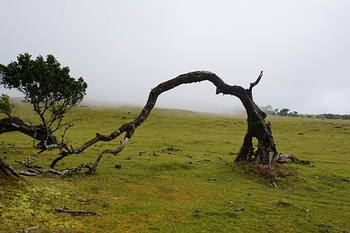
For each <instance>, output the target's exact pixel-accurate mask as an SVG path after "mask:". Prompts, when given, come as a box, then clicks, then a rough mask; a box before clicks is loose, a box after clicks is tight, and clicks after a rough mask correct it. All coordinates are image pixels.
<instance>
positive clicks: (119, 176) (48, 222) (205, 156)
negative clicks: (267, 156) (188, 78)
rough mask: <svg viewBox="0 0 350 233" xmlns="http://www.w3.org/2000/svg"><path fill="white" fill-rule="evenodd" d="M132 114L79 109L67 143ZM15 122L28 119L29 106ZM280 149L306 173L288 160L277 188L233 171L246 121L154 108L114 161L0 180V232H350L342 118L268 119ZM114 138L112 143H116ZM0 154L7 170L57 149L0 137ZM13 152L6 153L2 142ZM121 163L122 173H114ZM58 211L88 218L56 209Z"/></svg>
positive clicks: (348, 154)
mask: <svg viewBox="0 0 350 233" xmlns="http://www.w3.org/2000/svg"><path fill="white" fill-rule="evenodd" d="M139 110H140V109H137V108H126V107H125V108H114V109H113V108H83V107H79V108H77V109H74V110H73V111H72V112H70V113H68V114H67V119H69V120H70V121H72V122H74V124H75V126H74V127H73V128H71V129H70V131H69V132H68V133H67V138H68V141H69V142H70V144H72V145H74V146H78V145H80V144H81V143H83V142H85V141H86V140H88V139H90V138H92V137H94V136H95V133H96V132H99V133H102V134H107V133H110V132H111V131H113V130H115V129H117V128H118V127H119V126H120V125H121V124H123V123H126V122H129V121H131V120H132V119H133V118H135V117H136V116H137V114H138V112H139ZM15 112H16V114H17V115H18V116H21V117H22V118H23V119H25V120H28V121H30V122H32V123H38V121H37V120H36V118H35V115H34V114H33V113H32V111H31V109H30V106H29V105H24V104H22V105H17V106H16V109H15ZM267 120H268V121H270V122H271V124H272V130H273V134H274V137H275V140H276V143H277V147H278V150H279V152H281V153H292V154H294V155H296V156H297V157H299V158H300V159H304V160H311V161H315V163H313V164H311V165H299V164H291V163H288V164H286V165H283V166H287V167H288V169H290V170H291V171H293V172H295V173H296V175H295V176H290V177H286V178H278V179H277V184H278V188H276V187H273V186H272V185H271V184H270V182H269V181H268V180H266V179H264V178H261V177H259V176H257V175H255V174H249V173H247V172H245V171H244V170H243V169H242V168H241V167H240V166H239V165H237V164H234V163H233V161H234V159H235V155H234V154H235V153H237V152H238V150H239V148H240V146H241V143H242V141H243V137H244V134H245V131H246V119H245V118H244V117H237V116H221V115H213V114H200V113H195V112H190V111H180V110H168V109H155V110H154V111H153V112H152V113H151V115H150V117H149V118H148V119H147V120H146V121H145V123H144V124H142V125H141V126H140V127H139V128H138V129H137V130H136V133H135V135H134V136H133V138H132V139H131V141H130V143H129V144H128V145H127V147H126V148H125V149H124V150H123V151H122V152H121V153H120V154H119V155H118V156H113V155H106V156H105V157H104V158H103V161H102V163H101V164H100V166H99V167H98V170H97V173H96V174H95V175H93V176H74V177H67V178H52V177H25V179H24V180H22V181H20V182H11V183H1V184H0V232H22V231H21V230H23V229H25V228H28V227H33V226H40V228H39V229H36V230H32V231H30V232H33V233H36V232H69V233H78V232H81V233H86V232H133V233H143V232H150V233H152V232H164V233H168V232H179V233H186V232H191V233H192V232H230V233H232V232H293V233H294V232H350V121H345V120H322V119H306V118H288V117H268V118H267ZM120 139H121V138H120ZM0 141H2V144H1V146H0V156H1V157H3V158H5V159H6V161H7V162H8V163H9V164H11V165H12V166H13V167H15V168H16V169H19V170H21V169H23V168H22V167H21V165H19V164H17V163H15V160H21V161H24V160H25V159H26V158H27V156H31V157H32V159H33V160H37V164H39V165H42V166H48V165H49V164H50V162H51V160H52V159H53V158H55V155H57V153H58V151H50V152H44V153H42V154H41V155H38V156H33V154H35V153H36V152H37V150H35V149H33V147H32V145H33V141H32V139H31V138H29V137H27V136H25V135H22V134H20V133H17V132H13V133H6V134H2V135H0ZM8 144H15V146H12V145H8ZM118 144H119V138H118V139H117V140H115V141H111V142H108V143H103V142H101V143H98V144H96V145H94V146H92V147H90V148H88V149H87V150H86V151H85V152H83V153H81V154H78V155H71V156H70V157H67V158H66V159H64V160H62V161H61V162H60V163H59V165H58V167H57V168H58V169H63V168H66V167H72V166H76V165H79V164H81V163H85V162H89V161H93V160H94V159H95V158H96V156H97V155H98V154H99V152H101V151H102V150H103V149H107V148H116V146H117V145H118ZM116 165H121V168H115V166H116ZM59 207H67V208H70V209H82V210H92V211H97V212H99V213H100V214H101V215H98V216H71V215H69V214H65V213H57V212H56V211H55V208H59Z"/></svg>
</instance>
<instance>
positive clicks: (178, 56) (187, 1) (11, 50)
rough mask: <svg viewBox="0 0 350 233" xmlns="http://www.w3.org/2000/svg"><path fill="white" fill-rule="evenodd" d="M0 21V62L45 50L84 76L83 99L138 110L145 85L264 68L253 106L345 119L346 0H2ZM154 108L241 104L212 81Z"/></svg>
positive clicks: (248, 76) (235, 80)
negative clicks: (187, 76) (194, 74)
mask: <svg viewBox="0 0 350 233" xmlns="http://www.w3.org/2000/svg"><path fill="white" fill-rule="evenodd" d="M0 22H1V29H0V63H1V64H8V63H9V62H10V61H13V60H15V59H16V56H17V55H18V54H19V53H24V52H27V53H30V54H32V55H33V56H34V57H36V56H38V55H43V56H46V55H47V54H53V55H54V56H55V57H56V58H57V59H58V61H59V62H61V64H62V65H64V66H69V67H70V68H71V74H72V75H73V76H74V77H79V76H82V77H84V79H85V80H86V81H87V83H88V85H89V87H88V95H87V100H89V101H96V100H98V101H100V102H108V103H110V104H116V105H117V104H133V105H143V104H144V103H145V101H146V99H147V96H148V93H149V91H150V89H151V88H152V87H154V86H156V85H157V84H158V83H160V82H162V81H166V80H168V79H170V78H174V77H176V76H177V75H179V74H182V73H185V72H190V71H195V70H208V71H212V72H215V73H216V74H217V75H218V76H219V77H221V78H222V79H223V80H224V81H225V82H227V83H228V84H231V85H234V84H236V85H242V86H245V87H248V86H249V83H250V82H252V81H254V80H255V79H256V77H257V76H258V74H259V72H260V70H264V77H263V79H262V81H261V82H260V84H259V85H258V86H257V87H255V89H254V93H253V94H254V96H255V101H256V102H257V104H259V105H268V104H270V105H272V106H273V107H274V108H282V107H287V108H290V109H291V110H295V111H298V112H301V113H324V112H332V113H348V114H349V113H350V75H349V74H350V1H349V0H328V1H324V0H289V1H287V0H275V1H272V0H264V1H262V0H242V1H238V0H227V1H223V0H216V1H214V0H211V1H206V0H172V1H170V0H143V1H140V0H129V1H127V0H124V1H122V0H119V1H118V0H114V1H112V0H110V1H107V0H95V1H88V0H74V1H73V0H59V1H58V0H57V1H56V0H55V1H54V0H51V1H48V0H22V1H19V0H0ZM0 90H1V92H4V89H0ZM11 94H12V95H16V93H11ZM17 95H18V94H17ZM157 106H158V107H170V108H184V109H190V110H200V111H206V112H211V111H230V110H231V111H234V110H236V109H237V108H238V109H239V108H242V107H241V103H240V102H239V100H238V99H237V98H235V97H232V96H216V95H215V88H214V86H212V85H211V84H210V83H200V84H192V85H185V86H180V87H178V88H177V89H174V90H171V91H170V92H167V93H165V94H163V95H162V96H160V98H159V102H158V103H157Z"/></svg>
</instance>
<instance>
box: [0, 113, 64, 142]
mask: <svg viewBox="0 0 350 233" xmlns="http://www.w3.org/2000/svg"><path fill="white" fill-rule="evenodd" d="M13 131H19V132H21V133H24V134H26V135H28V136H29V137H32V138H33V139H35V140H38V141H39V144H38V146H39V147H40V148H44V147H46V146H47V145H56V144H58V141H57V138H56V137H55V135H53V133H52V132H51V130H50V129H47V128H46V127H44V126H43V125H30V124H27V123H25V122H24V121H23V120H22V119H20V118H18V117H8V118H3V119H0V134H2V133H7V132H13Z"/></svg>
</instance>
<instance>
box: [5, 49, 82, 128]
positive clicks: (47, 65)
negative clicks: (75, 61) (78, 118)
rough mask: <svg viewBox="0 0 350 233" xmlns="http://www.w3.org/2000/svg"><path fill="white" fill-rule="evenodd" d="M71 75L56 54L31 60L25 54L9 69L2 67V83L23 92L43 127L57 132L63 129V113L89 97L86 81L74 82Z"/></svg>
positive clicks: (12, 63)
mask: <svg viewBox="0 0 350 233" xmlns="http://www.w3.org/2000/svg"><path fill="white" fill-rule="evenodd" d="M69 72H70V69H69V67H61V64H60V63H59V62H58V61H57V60H56V58H55V57H54V56H53V55H47V57H46V59H44V58H43V57H42V56H38V57H37V58H36V59H32V58H31V55H29V54H28V53H25V54H20V55H19V56H18V57H17V61H13V62H11V63H10V64H8V65H7V66H5V65H0V78H1V79H0V84H2V85H3V86H4V87H5V88H8V89H17V90H19V91H20V92H22V93H23V94H24V101H25V102H27V103H31V104H32V105H33V107H34V111H35V112H36V113H37V114H38V115H39V117H40V119H41V121H42V124H43V125H44V126H45V127H46V128H48V129H52V131H53V132H54V131H56V130H58V129H60V128H61V127H63V125H64V124H63V123H62V119H63V116H64V114H65V113H66V112H67V111H68V110H69V109H71V108H72V107H74V106H76V105H77V104H78V103H79V102H81V101H82V100H83V98H84V96H85V95H86V88H87V84H86V82H85V81H84V79H83V78H82V77H80V78H78V79H75V78H73V77H71V76H70V74H69Z"/></svg>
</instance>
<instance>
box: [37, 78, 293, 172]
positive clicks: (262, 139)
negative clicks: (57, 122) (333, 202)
mask: <svg viewBox="0 0 350 233" xmlns="http://www.w3.org/2000/svg"><path fill="white" fill-rule="evenodd" d="M262 76H263V72H262V71H261V73H260V74H259V76H258V78H257V79H256V81H255V82H253V83H250V86H249V88H248V89H246V88H243V87H241V86H237V85H233V86H231V85H228V84H226V83H225V82H224V81H223V80H222V79H221V78H219V77H218V76H217V75H216V74H214V73H212V72H207V71H195V72H190V73H186V74H182V75H179V76H178V77H176V78H174V79H171V80H168V81H166V82H163V83H161V84H159V85H158V86H156V87H154V88H153V89H152V90H151V92H150V94H149V96H148V100H147V102H146V105H145V106H144V107H143V109H142V110H141V112H140V113H139V115H138V116H137V117H136V118H135V119H134V120H133V121H131V122H129V123H126V124H123V125H121V126H120V127H119V128H118V129H117V130H115V131H113V132H111V133H110V134H109V135H102V134H99V133H96V136H95V137H94V138H92V139H91V140H89V141H87V142H85V143H84V144H82V145H81V146H80V147H76V148H74V147H72V146H68V145H63V147H62V148H61V152H60V154H59V156H58V157H57V158H56V159H54V160H53V161H52V163H51V165H50V167H51V168H50V169H45V171H44V172H50V173H54V174H56V175H72V174H81V173H85V174H92V173H94V172H95V171H96V168H97V166H98V164H99V162H100V161H101V159H102V157H103V156H104V155H105V154H107V153H111V154H114V155H116V154H118V153H119V152H121V151H122V150H123V149H124V147H125V146H126V145H127V143H128V142H129V140H130V139H131V138H132V136H133V134H134V132H135V130H136V129H137V127H138V126H140V125H141V124H142V123H143V122H144V121H145V120H146V119H147V117H148V116H149V115H150V113H151V111H152V109H153V108H154V106H155V104H156V102H157V99H158V96H159V95H161V94H162V93H163V92H166V91H169V90H171V89H173V88H175V87H177V86H180V85H182V84H190V83H197V82H202V81H209V82H211V83H212V84H213V85H214V86H215V87H216V94H224V95H232V96H235V97H237V98H239V99H240V101H241V102H242V104H243V106H244V108H245V110H246V112H247V121H248V128H247V132H246V135H245V137H244V141H243V144H242V146H241V148H240V150H239V152H238V156H237V158H236V161H237V162H241V161H247V162H256V163H258V164H263V165H267V164H270V163H272V162H273V161H275V160H276V159H279V158H280V156H279V154H278V153H277V150H276V145H275V142H274V138H273V136H272V131H271V126H270V123H267V122H266V121H265V118H266V114H265V113H264V112H263V111H261V110H260V108H259V107H258V106H257V105H256V104H255V102H254V100H253V93H252V91H253V88H254V87H255V86H256V85H258V83H259V82H260V80H261V78H262ZM123 133H125V136H124V139H123V141H122V142H121V143H120V145H119V146H118V147H117V148H116V149H107V150H104V151H102V152H101V153H100V154H99V155H98V157H97V159H96V160H95V161H94V162H93V163H88V164H82V165H80V166H78V167H74V168H69V169H64V170H61V171H58V170H55V169H54V168H55V166H56V165H57V163H58V162H59V161H60V160H62V159H63V158H65V157H66V156H69V155H73V154H79V153H81V152H83V151H84V150H85V149H87V148H89V147H90V146H91V145H94V144H95V143H97V142H100V141H111V140H113V139H116V138H117V137H119V136H120V135H122V134H123ZM253 138H256V139H257V141H258V144H257V148H256V149H254V147H253V142H252V140H253ZM290 156H292V155H290ZM294 158H295V157H294V156H292V159H294ZM295 161H297V160H295ZM83 169H84V170H83ZM86 169H87V170H86ZM32 171H33V169H32ZM42 173H43V171H42V170H41V171H38V174H42Z"/></svg>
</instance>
